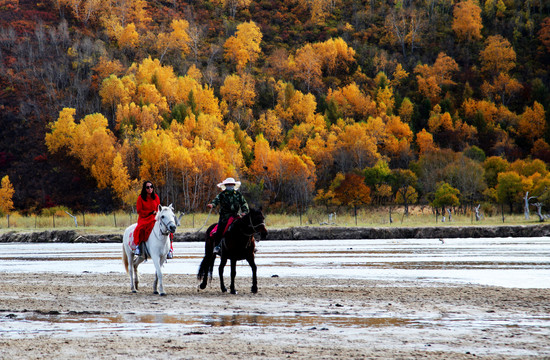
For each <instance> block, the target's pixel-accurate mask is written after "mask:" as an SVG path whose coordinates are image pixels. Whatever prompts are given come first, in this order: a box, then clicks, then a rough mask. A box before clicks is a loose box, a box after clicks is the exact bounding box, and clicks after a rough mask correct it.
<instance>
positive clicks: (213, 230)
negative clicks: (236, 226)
mask: <svg viewBox="0 0 550 360" xmlns="http://www.w3.org/2000/svg"><path fill="white" fill-rule="evenodd" d="M237 218H238V216H231V217H230V218H229V220H227V225H225V229H223V234H225V232H226V231H227V229H229V225H231V224H232V223H233V221H235V220H236V219H237ZM217 231H218V224H216V226H214V228H213V229H212V231H210V236H211V237H212V236H214V234H215V233H216V232H217ZM223 234H222V236H223Z"/></svg>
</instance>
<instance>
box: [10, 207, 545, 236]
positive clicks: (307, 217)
mask: <svg viewBox="0 0 550 360" xmlns="http://www.w3.org/2000/svg"><path fill="white" fill-rule="evenodd" d="M389 219H390V217H389V211H388V210H387V209H360V210H358V211H357V218H356V217H355V216H354V214H353V212H349V211H340V212H338V213H336V214H333V215H332V216H330V215H329V214H327V213H326V212H324V211H322V210H319V209H309V210H308V211H307V212H306V213H304V214H302V215H301V216H300V215H299V214H266V224H267V227H268V228H273V229H281V228H288V227H297V226H341V227H355V226H358V227H433V226H439V227H441V226H501V225H535V224H540V222H539V221H538V217H537V216H536V215H535V214H531V217H530V219H529V220H526V219H525V216H524V215H523V214H512V215H510V214H505V215H504V221H503V218H502V215H501V214H498V213H497V214H493V215H491V216H485V217H484V218H483V219H482V220H481V221H475V218H474V216H473V214H453V215H452V219H451V221H449V219H448V217H447V218H446V221H445V222H442V217H441V216H438V217H436V216H435V214H433V213H432V211H431V209H428V210H427V209H426V208H424V209H422V208H420V207H414V208H411V211H410V214H409V215H408V216H403V210H402V209H399V210H397V211H395V210H394V211H392V219H393V222H392V223H390V220H389ZM75 220H76V223H75ZM136 221H137V214H131V213H125V212H114V213H110V214H91V213H90V214H77V215H76V216H75V217H71V216H69V215H68V214H67V213H65V212H63V211H56V212H54V213H51V214H40V215H32V216H23V215H20V214H18V213H12V214H11V215H10V216H9V219H8V217H7V216H3V217H1V218H0V233H5V232H8V231H46V230H78V231H82V232H85V233H99V234H101V233H109V234H113V233H123V232H124V229H125V228H126V227H128V226H130V225H131V224H133V223H135V222H136ZM217 221H218V215H217V214H214V213H212V214H210V215H209V214H208V213H193V214H185V215H184V216H183V217H182V219H181V226H180V227H179V229H178V232H193V231H198V230H202V231H204V230H206V228H207V227H208V226H209V225H210V224H213V223H215V222H217Z"/></svg>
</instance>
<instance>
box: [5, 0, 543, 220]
mask: <svg viewBox="0 0 550 360" xmlns="http://www.w3.org/2000/svg"><path fill="white" fill-rule="evenodd" d="M0 82H1V83H0V110H1V112H0V127H1V131H2V132H1V133H2V136H1V138H0V178H2V184H1V188H0V203H2V204H1V205H0V214H5V213H8V212H10V211H18V212H21V213H38V212H40V211H41V210H42V209H45V208H49V207H53V206H66V207H68V208H70V209H73V210H74V211H89V212H107V211H112V210H116V209H126V210H131V209H132V208H133V207H134V206H135V201H136V198H137V194H138V193H139V191H140V189H141V184H142V182H143V181H144V180H146V179H147V180H151V181H153V182H154V183H155V184H156V186H157V192H158V193H159V195H160V197H161V201H162V203H165V204H168V203H173V204H174V205H175V207H176V208H178V209H180V210H181V211H186V212H193V211H204V210H205V205H206V204H207V203H208V202H209V201H210V200H211V199H212V198H213V197H214V196H215V195H216V194H217V192H218V189H217V188H216V184H217V183H219V182H221V181H222V180H223V179H224V178H225V177H229V176H231V177H235V178H237V179H239V180H241V181H242V188H241V189H242V192H243V194H244V195H245V197H246V198H247V199H248V201H249V203H251V204H252V205H253V206H259V205H262V206H263V207H264V208H267V209H269V211H270V212H297V211H299V212H303V211H306V210H307V209H308V208H310V207H312V206H316V207H321V208H326V209H327V211H332V209H339V208H347V209H350V208H357V207H365V206H391V207H400V208H402V209H405V211H407V210H408V208H409V207H410V206H411V205H413V204H422V205H427V206H430V207H431V208H433V209H434V210H436V209H437V211H441V210H442V209H445V208H452V209H455V210H456V209H461V210H469V209H473V208H474V207H476V206H478V205H480V204H482V205H483V206H484V207H486V208H491V207H499V208H500V206H505V207H506V209H507V211H511V212H521V211H522V206H523V204H524V200H523V199H524V197H525V198H531V203H532V204H533V205H536V206H537V207H538V208H539V209H541V208H542V209H543V211H544V212H546V211H547V210H548V207H549V206H550V169H549V164H550V2H549V1H547V0H521V1H520V0H479V1H478V0H463V1H455V0H418V1H411V0H197V1H191V0H187V1H182V0H164V1H161V0H43V1H41V2H35V1H29V0H0ZM526 195H527V196H526Z"/></svg>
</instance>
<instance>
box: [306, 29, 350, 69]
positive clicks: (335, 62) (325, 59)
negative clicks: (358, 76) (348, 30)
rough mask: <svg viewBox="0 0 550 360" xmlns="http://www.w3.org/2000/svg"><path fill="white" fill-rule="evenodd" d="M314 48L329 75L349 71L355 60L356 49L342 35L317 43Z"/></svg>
mask: <svg viewBox="0 0 550 360" xmlns="http://www.w3.org/2000/svg"><path fill="white" fill-rule="evenodd" d="M313 49H315V51H316V52H317V54H318V56H319V58H320V60H321V64H322V68H323V69H325V71H326V73H327V74H329V75H334V74H336V73H337V72H339V73H347V72H348V71H349V68H350V65H351V64H352V63H353V62H355V50H354V49H353V48H352V47H350V46H348V44H347V43H346V42H345V41H344V39H342V38H340V37H339V38H336V39H332V38H331V39H328V40H326V41H324V42H320V43H315V44H313Z"/></svg>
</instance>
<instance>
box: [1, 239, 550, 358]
mask: <svg viewBox="0 0 550 360" xmlns="http://www.w3.org/2000/svg"><path fill="white" fill-rule="evenodd" d="M118 245H120V244H118ZM175 245H176V259H174V260H172V261H171V262H169V263H168V264H166V266H165V268H164V269H165V273H166V275H165V289H166V291H167V293H168V295H167V296H165V297H159V296H158V295H154V294H152V291H151V288H152V281H153V274H152V264H144V265H142V267H140V269H142V270H143V271H142V276H141V287H140V291H139V292H138V293H137V294H132V293H131V292H130V291H129V284H128V278H127V276H126V274H125V273H124V272H123V269H122V265H121V262H120V259H119V257H118V255H119V254H118V249H117V248H116V247H117V244H70V246H69V245H66V246H65V245H63V244H5V245H2V246H0V250H1V252H2V253H1V254H0V349H1V351H0V359H39V358H40V359H42V358H56V359H69V358H70V359H74V358H100V359H123V358H124V359H126V358H143V359H161V358H162V359H164V358H168V357H170V358H175V359H207V360H209V359H287V358H288V359H480V358H481V359H530V358H531V359H545V358H546V359H548V358H550V340H549V339H550V276H549V275H548V271H549V270H550V264H549V261H550V260H548V253H549V251H550V240H548V239H546V238H542V239H500V240H498V239H497V240H495V239H485V240H483V239H481V240H477V239H470V240H464V241H463V242H462V243H461V242H460V241H459V240H456V241H455V240H445V243H441V242H439V241H436V242H434V241H433V240H416V241H412V242H411V241H410V240H387V241H378V242H370V243H369V242H361V241H356V242H350V241H348V242H343V243H342V242H338V243H337V245H335V244H334V243H327V242H307V243H306V244H302V245H300V244H299V243H294V242H284V244H283V243H282V242H261V243H260V244H259V245H258V249H259V253H258V255H257V258H258V263H259V264H260V265H259V266H260V268H259V275H260V278H259V292H258V293H257V294H251V293H250V277H249V270H248V268H247V266H246V264H245V263H241V264H240V265H239V267H238V270H237V271H238V276H237V289H238V290H239V293H238V294H237V295H229V294H224V293H221V292H220V290H219V286H218V277H217V275H214V278H213V281H212V283H211V284H210V285H209V287H207V289H205V290H202V291H200V292H199V291H198V289H197V280H196V278H195V276H194V272H195V271H196V266H197V264H198V262H199V261H200V255H201V254H200V251H201V249H200V244H185V245H184V244H178V243H176V244H175ZM59 246H61V248H60V247H59ZM72 246H74V247H72ZM445 246H446V247H445ZM63 248H64V251H63ZM41 269H44V270H41ZM456 271H459V273H456ZM371 273H374V275H372V276H371V275H369V274H371ZM228 274H229V269H227V271H226V280H227V276H228ZM438 274H440V275H438ZM465 274H466V275H465ZM476 274H477V276H476ZM488 274H489V275H488ZM507 277H509V278H510V282H507V281H505V280H506V278H507ZM522 277H524V279H525V281H522ZM533 277H535V278H536V279H537V281H532V278H533ZM489 278H497V279H499V280H497V281H495V282H491V281H488V280H484V279H489ZM476 279H479V281H476ZM503 279H504V280H503ZM514 279H515V280H514ZM529 279H531V280H529ZM494 284H500V285H499V286H495V285H494Z"/></svg>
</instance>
